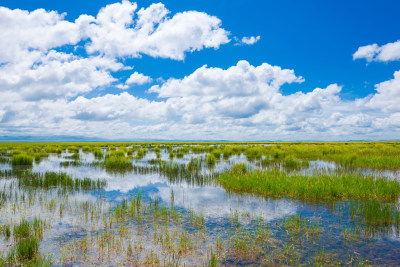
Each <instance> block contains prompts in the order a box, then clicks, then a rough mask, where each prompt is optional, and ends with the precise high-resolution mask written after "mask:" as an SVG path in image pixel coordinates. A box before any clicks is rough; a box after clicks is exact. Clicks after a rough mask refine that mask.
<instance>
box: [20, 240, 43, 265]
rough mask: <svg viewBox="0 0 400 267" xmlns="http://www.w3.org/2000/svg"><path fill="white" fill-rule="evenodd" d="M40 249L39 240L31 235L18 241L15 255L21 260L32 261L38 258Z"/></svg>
mask: <svg viewBox="0 0 400 267" xmlns="http://www.w3.org/2000/svg"><path fill="white" fill-rule="evenodd" d="M38 251H39V241H38V240H37V239H36V238H33V237H30V238H27V239H22V240H20V241H18V243H17V245H16V246H15V255H16V256H17V259H18V260H19V261H20V262H24V261H31V260H33V259H35V258H36V256H37V254H38Z"/></svg>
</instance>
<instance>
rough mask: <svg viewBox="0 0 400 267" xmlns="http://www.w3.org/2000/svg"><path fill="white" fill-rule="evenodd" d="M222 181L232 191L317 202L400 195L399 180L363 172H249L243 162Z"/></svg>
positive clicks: (392, 197)
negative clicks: (331, 174) (293, 173)
mask: <svg viewBox="0 0 400 267" xmlns="http://www.w3.org/2000/svg"><path fill="white" fill-rule="evenodd" d="M218 181H219V183H221V184H222V186H223V187H224V188H225V189H227V190H228V191H234V192H243V193H254V194H258V195H262V196H269V197H290V198H295V199H304V200H314V201H318V200H327V199H337V200H347V199H371V200H382V201H394V200H397V199H398V198H399V196H400V183H399V182H398V181H397V180H389V179H385V178H374V177H363V176H361V175H341V176H328V175H321V176H302V175H289V174H287V173H286V172H280V171H277V170H268V171H251V172H249V171H246V168H245V166H244V165H242V164H237V165H235V166H234V167H233V169H232V170H231V171H229V172H227V173H224V174H221V175H220V176H219V177H218Z"/></svg>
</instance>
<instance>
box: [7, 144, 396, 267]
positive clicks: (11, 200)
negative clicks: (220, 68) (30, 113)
mask: <svg viewBox="0 0 400 267" xmlns="http://www.w3.org/2000/svg"><path fill="white" fill-rule="evenodd" d="M399 151H400V145H399V144H398V143H397V142H382V143H381V142H375V143H374V142H354V143H180V142H173V143H122V142H117V143H7V144H6V143H3V144H0V157H1V158H3V159H4V160H3V161H2V162H1V164H2V165H0V167H1V168H2V169H0V215H1V216H0V251H1V252H0V266H2V265H6V266H7V265H24V266H25V265H26V266H29V265H34V264H36V266H41V265H46V264H53V265H121V264H122V265H134V266H146V265H147V266H156V265H161V266H181V265H186V266H191V265H199V266H235V265H240V266H244V265H253V266H260V265H271V266H283V265H285V266H312V265H315V266H330V265H332V266H333V265H335V266H338V265H339V266H340V265H354V266H365V265H368V264H369V262H371V263H372V264H374V265H379V264H383V265H385V264H386V265H396V264H398V262H399V261H400V259H399V258H398V257H396V256H394V255H392V257H390V255H388V254H384V252H383V251H388V252H390V251H394V250H393V242H394V241H393V242H392V241H387V240H391V239H390V238H392V239H395V240H397V239H398V236H399V228H400V227H399V225H400V214H399V204H398V200H399V195H400V186H399V182H398V178H399V177H398V176H396V175H397V174H396V171H397V170H399V169H400V166H399V164H398V163H399V160H398V157H399ZM19 156H27V157H31V158H32V162H31V163H30V164H28V166H29V169H26V168H25V169H24V168H18V166H22V167H23V166H26V164H21V163H18V164H14V163H13V162H12V161H13V158H14V157H19ZM71 159H73V160H74V161H70V160H71ZM66 160H68V161H66ZM320 161H321V162H323V163H327V164H330V165H332V166H334V167H333V168H332V169H329V170H324V169H322V170H321V169H318V164H319V162H320ZM60 162H61V163H60ZM64 162H71V163H68V166H69V168H68V169H66V168H60V166H61V167H62V165H60V164H63V163H64ZM72 162H77V164H74V163H72ZM54 163H56V164H54ZM49 168H54V169H49ZM104 170H105V171H104ZM122 173H123V175H122ZM387 173H389V174H390V175H388V176H386V174H387ZM75 175H79V177H80V178H78V177H75ZM103 176H104V177H106V179H104V180H103V179H99V178H98V177H103ZM82 177H87V178H82ZM113 179H116V180H115V181H114V180H113ZM152 179H153V180H152ZM116 181H119V182H121V184H117V183H116ZM147 181H148V182H147ZM130 183H133V186H131V185H130ZM135 183H137V184H135ZM140 187H143V188H142V190H140V189H139V188H140ZM169 189H171V190H170V191H168V190H169ZM192 201H193V202H192ZM214 202H217V203H214ZM271 203H272V204H271ZM270 204H271V205H272V207H276V209H272V210H271V209H268V207H269V205H270ZM293 207H295V208H293ZM265 208H267V209H265ZM227 209H230V214H229V215H227V214H226V210H227ZM286 209H287V210H286ZM39 214H40V218H41V219H40V218H39ZM62 229H67V230H66V231H64V232H63V231H62ZM54 240H56V241H54ZM375 240H383V241H380V242H381V243H380V244H381V246H382V247H383V248H384V249H383V250H379V251H374V250H373V249H371V248H373V244H374V242H375ZM385 242H386V243H385ZM382 243H383V245H382ZM337 244H341V245H340V246H339V247H338V245H337ZM54 248H56V249H54ZM353 251H354V253H353ZM350 252H351V253H350ZM48 253H49V254H48ZM50 254H52V258H47V255H50Z"/></svg>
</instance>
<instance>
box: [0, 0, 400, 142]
mask: <svg viewBox="0 0 400 267" xmlns="http://www.w3.org/2000/svg"><path fill="white" fill-rule="evenodd" d="M221 27H222V26H221V21H220V20H219V19H218V18H217V17H214V16H210V15H208V14H206V13H203V12H197V11H186V12H181V13H176V14H171V12H170V11H169V10H168V9H166V7H165V6H164V5H163V4H161V3H158V4H152V5H150V6H149V7H147V8H140V9H139V8H138V6H137V4H136V3H133V2H130V1H122V2H120V3H115V4H111V5H107V6H105V7H104V8H102V9H101V10H100V11H99V12H98V14H97V15H96V16H89V15H85V14H83V15H81V16H79V17H78V19H76V20H75V21H68V20H66V14H60V13H58V12H56V11H45V10H43V9H38V10H34V11H31V12H28V11H23V10H18V9H16V10H10V9H7V8H5V7H0V38H1V40H2V42H0V135H26V134H27V133H29V134H30V135H83V136H101V137H104V138H166V139H190V140H193V139H227V140H229V139H230V140H240V139H242V140H243V139H246V140H268V139H272V140H276V139H280V140H304V139H308V140H309V139H318V140H339V139H340V140H342V139H349V138H355V139H368V138H370V139H377V138H379V139H385V138H390V139H393V138H396V137H399V136H400V119H399V118H400V115H399V114H400V109H399V105H398V103H399V102H400V94H399V92H400V71H398V72H395V73H394V77H393V79H390V80H388V81H383V82H381V83H379V84H377V85H376V93H374V94H372V95H370V96H368V97H365V98H361V99H355V100H344V99H342V98H341V90H342V86H341V85H338V84H331V85H326V87H324V88H308V90H305V91H304V92H301V91H298V90H297V92H296V93H293V94H289V95H284V94H283V93H282V87H283V86H292V87H295V86H296V84H299V83H303V82H304V81H305V79H304V78H303V77H301V76H298V75H295V73H294V70H291V69H285V68H282V67H280V66H272V65H270V64H267V63H263V64H261V65H259V66H253V65H251V64H250V63H249V62H247V61H245V60H243V61H239V62H238V63H237V64H236V65H234V66H231V67H228V68H216V67H213V66H207V65H204V66H202V67H199V68H198V69H197V70H195V71H194V72H193V73H191V74H189V75H187V76H186V77H183V78H169V79H167V80H166V81H164V80H161V79H160V80H157V81H155V83H157V84H156V85H154V86H152V87H150V88H149V90H148V92H149V93H152V94H154V95H155V96H156V98H155V99H156V100H149V99H147V98H143V97H138V96H135V95H132V94H129V93H127V92H123V93H119V94H113V93H112V92H113V90H112V89H115V88H121V89H127V88H129V86H132V85H135V84H136V85H144V84H146V83H150V82H153V80H152V79H151V78H150V77H149V76H146V75H144V74H141V73H139V72H134V73H133V74H131V75H130V77H129V78H128V79H127V80H126V81H125V82H123V81H121V79H119V78H117V77H121V76H123V75H115V76H114V73H118V72H120V71H122V70H130V69H132V66H125V65H124V64H125V62H126V61H125V59H126V58H131V57H136V58H140V57H141V56H142V55H148V56H151V57H161V58H170V59H173V60H183V59H184V58H185V56H186V54H187V53H191V52H194V51H198V50H202V49H205V48H215V49H217V48H219V47H220V46H221V45H223V44H226V43H228V42H229V41H230V40H229V32H227V31H226V30H224V29H223V28H221ZM257 40H259V38H258V37H249V38H243V39H242V40H240V41H241V42H243V43H247V44H252V43H254V42H256V41H257ZM67 46H68V48H72V49H63V48H65V47H67ZM398 46H399V41H398V42H395V43H391V44H387V45H383V46H378V45H370V46H365V47H360V48H359V49H358V51H357V52H356V53H355V54H354V55H353V57H354V59H357V58H365V59H367V60H368V61H390V60H396V59H399V58H400V56H399V49H398ZM82 47H83V49H77V48H82ZM74 48H75V49H74ZM77 50H84V52H83V53H79V54H77V52H76V51H77ZM63 51H64V52H63ZM65 51H73V52H65ZM110 89H111V90H110Z"/></svg>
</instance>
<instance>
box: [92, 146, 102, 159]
mask: <svg viewBox="0 0 400 267" xmlns="http://www.w3.org/2000/svg"><path fill="white" fill-rule="evenodd" d="M93 155H94V156H95V157H96V158H102V157H103V152H102V151H101V149H100V148H95V149H94V151H93Z"/></svg>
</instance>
